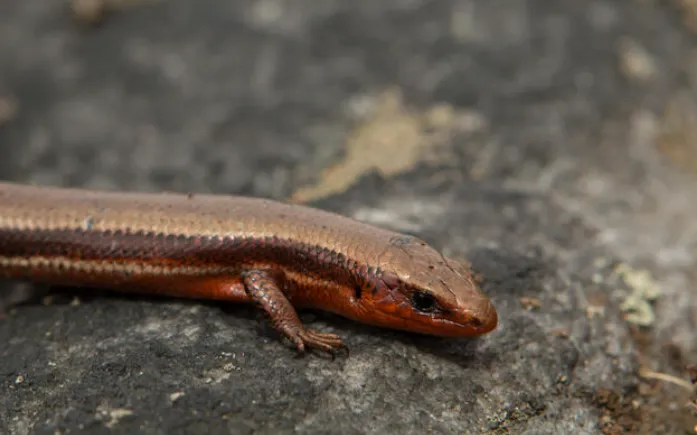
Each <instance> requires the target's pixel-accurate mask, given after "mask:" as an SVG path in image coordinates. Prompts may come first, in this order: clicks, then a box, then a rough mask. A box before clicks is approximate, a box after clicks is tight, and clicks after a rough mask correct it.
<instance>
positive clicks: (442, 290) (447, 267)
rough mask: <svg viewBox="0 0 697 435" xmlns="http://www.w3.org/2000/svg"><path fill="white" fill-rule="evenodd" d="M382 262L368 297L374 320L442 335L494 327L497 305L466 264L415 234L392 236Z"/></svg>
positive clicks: (460, 334) (477, 332)
mask: <svg viewBox="0 0 697 435" xmlns="http://www.w3.org/2000/svg"><path fill="white" fill-rule="evenodd" d="M379 262H380V264H379V265H378V268H379V271H380V272H379V273H378V274H376V277H375V280H374V281H373V283H372V284H373V285H372V286H371V287H372V288H370V290H368V289H366V290H367V291H366V295H365V301H364V303H366V304H369V305H370V307H371V308H372V309H371V310H370V312H371V317H372V323H376V324H378V325H382V326H387V327H390V328H393V329H401V330H406V331H410V332H417V333H423V334H429V335H436V336H442V337H468V336H476V335H482V334H486V333H488V332H490V331H492V330H494V329H495V328H496V326H497V324H498V315H497V313H496V309H495V308H494V306H493V304H492V303H491V301H490V300H489V298H488V297H487V296H486V295H485V294H484V292H483V291H482V290H481V289H480V287H479V285H478V284H477V280H476V279H475V276H474V275H473V273H472V272H471V271H470V270H469V268H468V267H467V266H466V265H465V264H462V263H458V262H456V261H455V260H453V259H450V258H446V257H444V256H443V255H442V254H441V253H440V252H438V251H437V250H435V249H434V248H432V247H431V246H429V245H428V244H426V243H425V242H424V241H422V240H420V239H418V238H415V237H411V236H401V237H395V238H393V239H392V240H391V242H390V243H389V246H388V247H387V250H386V251H385V252H384V253H383V254H382V255H381V256H380V260H379Z"/></svg>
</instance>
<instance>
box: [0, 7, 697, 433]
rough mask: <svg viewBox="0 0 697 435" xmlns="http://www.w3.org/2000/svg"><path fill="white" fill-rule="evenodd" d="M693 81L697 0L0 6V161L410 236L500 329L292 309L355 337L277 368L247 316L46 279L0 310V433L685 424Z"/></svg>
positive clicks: (695, 146)
mask: <svg viewBox="0 0 697 435" xmlns="http://www.w3.org/2000/svg"><path fill="white" fill-rule="evenodd" d="M696 98H697V2H695V1H694V0H668V1H655V0H629V1H623V2H617V1H612V0H586V1H572V0H556V1H554V2H550V1H543V0H489V1H476V0H384V1H380V2H375V1H370V0H355V1H351V2H347V1H338V0H296V1H286V0H227V1H225V2H220V1H212V0H197V1H192V0H167V1H164V0H72V1H69V0H22V1H9V0H4V1H2V2H0V156H2V158H1V159H0V179H2V180H5V181H15V182H22V183H33V184H46V185H57V186H71V187H85V188H99V189H114V190H136V191H181V192H210V193H219V194H239V195H253V196H263V197H270V198H274V199H279V200H284V201H293V202H299V203H303V204H307V205H311V206H315V207H320V208H324V209H327V210H332V211H335V212H339V213H342V214H344V215H347V216H350V217H353V218H356V219H360V220H363V221H366V222H370V223H372V224H375V225H380V226H384V227H387V228H390V229H394V230H398V231H403V232H406V233H411V234H416V235H419V236H420V237H423V238H425V239H427V240H428V241H429V242H430V243H432V244H433V245H435V246H436V247H438V248H439V249H441V250H443V251H444V252H445V253H446V254H447V255H452V256H454V257H457V258H466V259H468V260H469V261H471V262H472V264H473V266H474V268H475V269H476V270H477V271H478V272H480V273H481V274H482V276H483V277H484V290H485V291H486V292H487V293H488V294H489V295H490V296H491V297H492V299H493V301H494V303H495V305H496V307H497V309H498V311H499V319H500V326H499V328H498V329H497V330H496V331H495V332H494V333H492V334H490V335H488V336H486V337H483V338H481V339H473V340H438V339H432V338H428V337H418V336H413V335H409V334H403V333H399V332H394V331H385V330H378V329H376V328H370V327H367V326H363V325H359V324H355V323H352V322H349V321H346V320H343V319H341V318H338V317H336V316H331V315H328V314H325V313H303V320H304V321H306V322H310V323H312V324H313V326H316V327H317V328H318V329H321V330H324V331H328V332H329V331H331V332H334V333H337V334H339V335H341V336H342V338H343V339H344V340H345V341H346V342H347V344H348V346H349V347H350V349H351V355H350V357H349V358H338V359H337V360H336V361H331V360H326V359H322V358H319V357H316V356H312V355H311V356H309V357H306V358H295V355H294V354H293V352H292V349H290V348H288V347H287V346H284V345H283V344H282V342H280V341H279V340H278V339H277V337H276V336H274V335H273V334H272V333H271V332H270V331H268V329H267V328H266V327H265V326H264V322H263V319H259V318H257V317H256V316H255V314H254V313H253V311H252V310H250V309H249V308H248V307H227V306H226V307H221V306H218V305H215V304H207V303H192V302H186V301H175V300H154V299H152V300H151V299H148V298H132V297H128V298H127V297H124V296H119V295H111V294H102V293H98V294H97V293H95V294H92V293H89V294H85V293H84V292H83V293H80V292H73V291H72V290H71V289H65V290H63V291H59V292H57V293H55V294H53V293H52V295H51V296H50V297H46V298H42V299H39V300H38V302H35V303H27V304H22V305H20V306H17V307H12V308H8V310H7V311H6V312H5V313H4V314H3V315H2V318H0V344H2V345H1V346H0V379H2V389H3V394H0V433H8V434H30V433H32V434H33V433H52V434H53V433H76V432H79V433H133V432H137V433H235V434H237V433H293V432H298V433H342V434H350V433H424V431H428V432H434V433H502V434H503V433H535V434H544V433H589V434H590V433H608V434H619V433H677V434H684V433H696V432H697V417H696V415H697V413H696V411H697V405H696V404H695V397H696V395H695V392H694V386H693V385H692V384H691V382H690V370H689V369H688V368H687V367H689V366H690V365H691V364H692V365H694V364H697V332H696V328H697V294H696V293H695V292H696V284H695V278H697V273H696V272H695V271H696V270H697V268H695V265H696V263H697V260H696V256H697V180H696V177H697V128H696V126H697V100H696ZM16 289H17V285H16V284H15V283H6V282H2V283H0V293H4V295H5V296H3V297H4V298H5V299H11V297H10V296H8V295H12V294H16ZM693 370H694V369H693Z"/></svg>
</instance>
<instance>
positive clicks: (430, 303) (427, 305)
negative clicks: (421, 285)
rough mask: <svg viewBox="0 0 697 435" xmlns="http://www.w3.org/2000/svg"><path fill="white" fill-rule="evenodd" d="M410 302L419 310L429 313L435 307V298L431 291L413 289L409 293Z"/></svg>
mask: <svg viewBox="0 0 697 435" xmlns="http://www.w3.org/2000/svg"><path fill="white" fill-rule="evenodd" d="M411 304H412V305H413V306H414V308H416V309H417V310H419V311H423V312H425V313H430V312H431V311H433V310H434V309H435V308H436V298H435V297H433V295H432V294H431V293H427V292H424V291H415V292H414V293H412V295H411Z"/></svg>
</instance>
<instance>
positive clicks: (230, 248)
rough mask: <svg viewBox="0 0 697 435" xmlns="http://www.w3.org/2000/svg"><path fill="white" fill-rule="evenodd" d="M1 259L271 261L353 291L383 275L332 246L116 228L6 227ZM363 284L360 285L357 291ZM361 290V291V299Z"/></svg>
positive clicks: (195, 263) (193, 263)
mask: <svg viewBox="0 0 697 435" xmlns="http://www.w3.org/2000/svg"><path fill="white" fill-rule="evenodd" d="M0 256H4V257H25V258H29V257H34V256H41V257H47V258H51V257H66V258H69V259H73V260H82V261H99V260H103V259H113V260H118V261H134V260H135V261H142V262H147V263H150V264H170V265H180V266H186V267H202V266H211V265H230V266H231V265H236V264H240V265H241V264H258V263H267V264H268V265H269V266H271V267H273V266H274V265H277V266H280V267H282V268H284V269H286V270H293V271H294V272H296V273H300V274H307V275H311V276H313V277H315V278H319V279H327V280H334V281H338V282H340V283H343V284H345V285H348V286H351V287H352V288H356V289H358V288H359V287H362V288H363V289H365V290H367V289H372V288H374V285H375V282H376V277H377V276H379V272H378V271H376V270H374V269H373V268H369V267H367V265H364V264H359V263H358V262H356V261H354V260H353V259H350V258H347V257H346V256H344V255H343V254H341V253H337V252H335V251H332V250H330V249H328V248H322V247H319V246H312V245H308V244H305V243H302V242H297V241H293V240H288V239H279V238H276V237H266V238H255V237H217V236H189V235H183V234H182V235H174V234H156V233H144V232H136V233H131V232H128V231H121V230H114V231H82V230H32V231H23V230H12V229H1V228H0ZM357 286H359V287H357ZM360 295H361V292H360V291H356V296H357V297H360Z"/></svg>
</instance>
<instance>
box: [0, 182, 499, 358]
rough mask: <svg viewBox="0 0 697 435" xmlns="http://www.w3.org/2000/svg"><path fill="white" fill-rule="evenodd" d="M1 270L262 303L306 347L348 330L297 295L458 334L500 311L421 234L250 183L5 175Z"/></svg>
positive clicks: (348, 311) (479, 329)
mask: <svg viewBox="0 0 697 435" xmlns="http://www.w3.org/2000/svg"><path fill="white" fill-rule="evenodd" d="M0 276H4V277H8V278H15V279H25V280H30V281H34V282H43V283H48V284H64V285H76V286H87V287H102V288H109V289H114V290H120V291H129V292H145V293H156V294H162V295H170V296H176V297H191V298H203V299H216V300H226V301H234V302H247V303H254V304H256V305H257V306H258V307H260V308H261V309H262V310H263V311H264V312H265V313H266V314H267V315H268V316H269V318H270V321H271V323H272V325H273V326H274V327H275V328H276V330H278V331H279V332H280V333H282V334H283V335H284V336H286V337H287V338H288V339H289V340H290V341H291V342H292V343H294V345H295V346H296V347H297V349H298V350H300V351H303V350H305V349H306V347H308V346H309V347H314V348H318V349H322V350H327V351H332V350H334V349H338V348H341V347H343V343H342V341H341V339H340V338H339V337H338V336H336V335H334V334H320V333H317V332H314V331H312V330H309V329H307V328H305V327H304V326H303V325H302V323H301V322H300V320H299V319H298V317H297V314H296V311H295V310H296V308H316V309H322V310H326V311H331V312H334V313H337V314H340V315H343V316H345V317H347V318H350V319H354V320H356V321H359V322H363V323H366V324H372V325H376V326H381V327H386V328H392V329H400V330H406V331H412V332H417V333H422V334H430V335H436V336H444V337H458V336H474V335H481V334H485V333H487V332H490V331H491V330H493V329H494V328H495V327H496V326H497V322H498V318H497V314H496V310H495V309H494V307H493V305H492V304H491V302H490V301H489V299H488V298H487V297H486V295H484V294H483V293H482V291H481V290H480V288H479V286H478V284H477V282H476V281H475V279H474V277H473V275H472V273H471V272H470V270H469V268H468V267H467V266H465V265H463V264H459V263H456V262H455V261H453V260H451V259H448V258H445V257H443V256H442V255H441V254H440V253H439V252H438V251H436V250H435V249H433V248H431V247H430V246H428V245H427V244H426V243H424V242H423V241H421V240H420V239H417V238H414V237H411V236H406V235H403V234H399V233H395V232H392V231H387V230H384V229H381V228H377V227H374V226H371V225H367V224H365V223H361V222H358V221H355V220H352V219H349V218H346V217H343V216H340V215H336V214H332V213H328V212H325V211H321V210H317V209H312V208H309V207H303V206H298V205H291V204H284V203H280V202H274V201H270V200H265V199H257V198H246V197H236V196H222V195H220V196H216V195H179V194H169V193H168V194H151V193H117V192H100V191H89V190H78V189H64V188H51V187H36V186H25V185H19V184H11V183H0Z"/></svg>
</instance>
